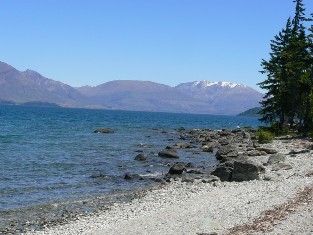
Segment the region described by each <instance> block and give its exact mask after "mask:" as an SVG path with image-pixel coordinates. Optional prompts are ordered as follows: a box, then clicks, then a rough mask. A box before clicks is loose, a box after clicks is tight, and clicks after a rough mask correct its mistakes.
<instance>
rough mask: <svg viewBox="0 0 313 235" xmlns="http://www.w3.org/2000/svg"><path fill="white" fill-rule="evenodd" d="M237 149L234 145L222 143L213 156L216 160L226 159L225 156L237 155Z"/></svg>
mask: <svg viewBox="0 0 313 235" xmlns="http://www.w3.org/2000/svg"><path fill="white" fill-rule="evenodd" d="M238 155H239V153H238V149H237V147H236V146H234V145H231V144H229V145H222V146H221V147H220V148H219V150H218V151H217V152H216V154H215V156H216V159H217V160H220V161H222V162H223V161H226V159H227V158H230V157H231V158H233V157H238Z"/></svg>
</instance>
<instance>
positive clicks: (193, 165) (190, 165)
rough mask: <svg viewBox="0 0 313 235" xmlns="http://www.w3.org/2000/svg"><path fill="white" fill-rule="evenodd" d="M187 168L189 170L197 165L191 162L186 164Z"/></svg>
mask: <svg viewBox="0 0 313 235" xmlns="http://www.w3.org/2000/svg"><path fill="white" fill-rule="evenodd" d="M186 167H187V168H194V167H195V164H193V163H192V162H189V163H187V164H186Z"/></svg>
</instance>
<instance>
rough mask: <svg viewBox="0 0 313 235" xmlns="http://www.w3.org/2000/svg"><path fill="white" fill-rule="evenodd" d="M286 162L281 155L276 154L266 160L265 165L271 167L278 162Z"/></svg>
mask: <svg viewBox="0 0 313 235" xmlns="http://www.w3.org/2000/svg"><path fill="white" fill-rule="evenodd" d="M285 160H286V156H285V155H284V154H282V153H276V154H273V155H271V156H270V157H269V158H268V160H267V164H269V165H272V164H276V163H278V162H284V161H285Z"/></svg>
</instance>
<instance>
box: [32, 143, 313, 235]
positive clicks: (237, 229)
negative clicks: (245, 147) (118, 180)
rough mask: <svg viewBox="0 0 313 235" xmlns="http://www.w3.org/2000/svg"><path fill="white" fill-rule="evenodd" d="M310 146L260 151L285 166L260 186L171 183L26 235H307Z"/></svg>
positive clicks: (312, 178) (312, 183) (312, 227)
mask: <svg viewBox="0 0 313 235" xmlns="http://www.w3.org/2000/svg"><path fill="white" fill-rule="evenodd" d="M311 144H312V143H311V142H309V140H307V139H297V138H284V139H276V140H274V141H273V142H272V143H270V144H265V145H262V147H267V148H272V149H276V150H277V151H278V152H279V153H282V154H284V155H285V156H286V160H285V161H284V165H281V166H280V167H277V165H270V166H266V167H265V168H266V170H265V173H263V174H262V175H261V177H260V178H261V179H260V180H253V181H245V182H220V181H215V182H211V183H206V182H203V180H201V179H199V180H195V181H194V182H193V183H190V182H182V181H181V180H180V179H177V180H176V181H173V182H171V183H169V184H167V185H165V186H164V187H161V188H159V189H154V190H151V191H148V192H147V193H146V195H145V196H143V197H141V198H138V199H134V200H132V201H131V202H128V203H119V204H118V203H116V204H114V205H112V207H111V208H110V209H109V210H106V211H103V212H101V213H99V214H96V215H92V216H87V217H86V216H85V217H82V218H79V219H78V220H76V221H72V222H70V223H68V224H65V225H58V226H54V227H50V228H46V229H45V230H43V231H32V232H31V231H30V232H28V233H27V234H29V235H30V234H37V235H39V234H93V235H94V234H99V235H100V234H313V222H312V221H313V211H312V209H313V202H312V195H313V193H312V190H311V188H313V157H312V155H311V152H312V151H311V150H308V146H310V145H311ZM268 158H269V155H263V156H255V157H254V160H255V161H258V162H259V163H266V162H267V161H268ZM265 165H266V164H265ZM286 166H288V167H286ZM301 193H302V194H301ZM283 208H285V210H284V209H283ZM281 210H283V211H281ZM265 215H266V216H265ZM269 218H270V219H269Z"/></svg>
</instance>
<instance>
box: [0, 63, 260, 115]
mask: <svg viewBox="0 0 313 235" xmlns="http://www.w3.org/2000/svg"><path fill="white" fill-rule="evenodd" d="M262 97H263V94H261V93H260V92H258V91H256V90H254V89H252V88H250V87H248V86H245V85H242V84H236V83H229V82H209V81H205V80H203V81H196V82H190V83H182V84H179V85H178V86H176V87H170V86H167V85H164V84H159V83H155V82H150V81H130V80H118V81H111V82H106V83H103V84H101V85H98V86H95V87H91V86H84V87H80V88H73V87H71V86H69V85H66V84H64V83H62V82H58V81H54V80H52V79H48V78H46V77H44V76H42V75H41V74H39V73H38V72H36V71H33V70H26V71H24V72H21V71H18V70H17V69H15V68H13V67H12V66H10V65H8V64H6V63H3V62H0V103H2V104H23V103H24V104H25V103H26V105H37V106H38V105H48V106H51V105H52V106H53V105H58V106H62V107H82V108H100V109H116V110H136V111H153V112H178V113H202V114H226V115H236V114H238V113H240V112H243V111H245V110H247V109H250V108H253V107H256V106H258V105H259V102H260V101H261V100H262Z"/></svg>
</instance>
